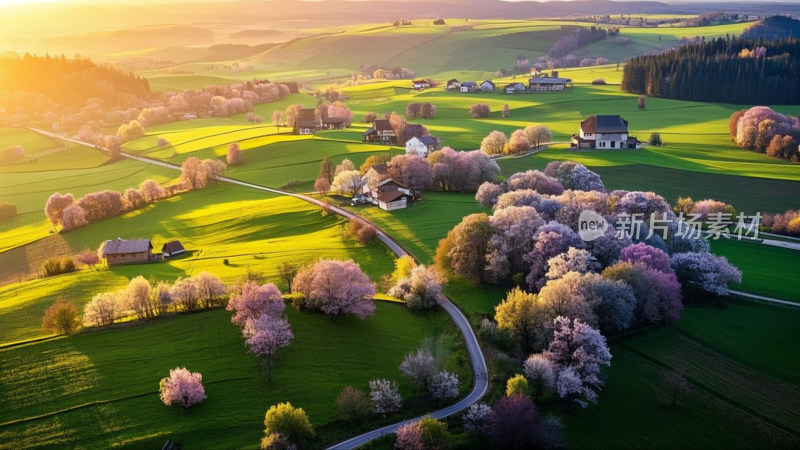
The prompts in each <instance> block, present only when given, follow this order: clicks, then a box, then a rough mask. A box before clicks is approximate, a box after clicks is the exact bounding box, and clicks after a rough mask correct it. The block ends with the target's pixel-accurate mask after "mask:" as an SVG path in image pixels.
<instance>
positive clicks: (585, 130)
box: [571, 115, 640, 149]
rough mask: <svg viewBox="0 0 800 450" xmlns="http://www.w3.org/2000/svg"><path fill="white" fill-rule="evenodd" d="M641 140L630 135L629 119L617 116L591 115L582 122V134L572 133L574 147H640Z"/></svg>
mask: <svg viewBox="0 0 800 450" xmlns="http://www.w3.org/2000/svg"><path fill="white" fill-rule="evenodd" d="M639 144H640V143H639V140H638V139H636V138H635V137H633V136H629V135H628V121H627V120H625V119H623V118H622V117H620V116H618V115H615V116H591V117H589V118H587V119H586V120H584V121H583V122H581V130H580V134H573V135H572V143H571V146H572V148H576V149H581V148H599V149H614V148H639Z"/></svg>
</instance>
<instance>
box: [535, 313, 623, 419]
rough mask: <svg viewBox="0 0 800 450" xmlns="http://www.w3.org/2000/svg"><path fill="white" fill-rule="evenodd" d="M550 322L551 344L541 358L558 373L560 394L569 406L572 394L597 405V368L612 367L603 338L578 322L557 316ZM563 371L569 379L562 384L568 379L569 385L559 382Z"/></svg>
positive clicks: (598, 382)
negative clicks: (551, 323)
mask: <svg viewBox="0 0 800 450" xmlns="http://www.w3.org/2000/svg"><path fill="white" fill-rule="evenodd" d="M553 322H554V324H555V333H554V336H553V342H551V343H550V347H549V348H548V350H547V351H546V352H544V356H545V357H546V358H547V359H549V360H550V361H551V362H552V363H553V365H554V366H555V367H556V368H557V369H556V370H557V371H558V372H559V382H558V384H559V386H558V390H559V395H561V397H566V398H567V399H568V400H569V402H570V405H571V404H572V399H573V398H574V395H575V394H580V395H582V396H583V397H584V398H586V400H587V401H589V402H591V403H597V392H596V391H595V390H596V389H597V388H599V387H600V386H602V385H603V382H602V381H601V380H600V378H599V376H598V375H599V374H600V369H601V368H602V366H608V365H611V352H610V351H609V350H608V345H606V338H605V337H603V335H602V334H600V332H599V331H597V330H596V329H594V328H592V327H590V326H589V325H587V324H585V323H583V322H582V321H581V320H580V319H569V318H566V317H562V316H559V317H556V319H555V320H554V321H553ZM565 371H566V373H567V374H568V375H569V376H567V377H565V379H564V381H565V382H566V381H567V380H569V381H570V382H569V383H562V380H561V378H562V372H565ZM573 373H574V376H573ZM575 381H577V383H575ZM562 384H564V386H562ZM576 384H577V386H578V387H577V388H576ZM562 387H563V389H562Z"/></svg>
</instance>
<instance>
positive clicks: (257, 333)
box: [242, 314, 294, 381]
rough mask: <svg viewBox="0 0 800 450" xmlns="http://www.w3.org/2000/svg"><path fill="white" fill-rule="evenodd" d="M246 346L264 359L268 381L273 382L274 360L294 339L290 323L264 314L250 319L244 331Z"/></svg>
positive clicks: (281, 318)
mask: <svg viewBox="0 0 800 450" xmlns="http://www.w3.org/2000/svg"><path fill="white" fill-rule="evenodd" d="M242 335H243V336H244V338H245V344H246V345H247V347H248V348H249V349H250V352H251V353H254V354H256V355H258V356H262V357H264V360H265V362H266V366H267V379H268V380H269V381H272V358H273V356H274V355H275V353H277V352H278V350H280V349H281V348H283V347H288V346H289V344H291V342H292V339H293V338H294V333H292V327H291V326H290V325H289V321H288V320H286V319H285V318H283V317H275V316H271V315H269V314H263V315H261V316H260V317H258V318H249V319H248V320H247V321H246V322H245V324H244V328H243V329H242Z"/></svg>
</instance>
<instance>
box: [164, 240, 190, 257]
mask: <svg viewBox="0 0 800 450" xmlns="http://www.w3.org/2000/svg"><path fill="white" fill-rule="evenodd" d="M161 253H162V254H163V255H164V258H171V257H173V256H175V255H180V254H182V253H186V249H185V248H183V244H181V242H180V241H170V242H167V243H166V244H164V245H162V246H161Z"/></svg>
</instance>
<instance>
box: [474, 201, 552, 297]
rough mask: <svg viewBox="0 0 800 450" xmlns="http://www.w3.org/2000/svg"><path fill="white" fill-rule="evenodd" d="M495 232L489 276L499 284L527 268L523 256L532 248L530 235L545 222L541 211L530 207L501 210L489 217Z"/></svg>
mask: <svg viewBox="0 0 800 450" xmlns="http://www.w3.org/2000/svg"><path fill="white" fill-rule="evenodd" d="M489 225H490V226H491V228H492V231H493V234H492V236H491V238H489V242H488V245H487V252H486V270H487V272H488V274H489V278H490V279H491V280H492V281H493V282H495V283H500V282H502V281H505V280H506V279H508V278H510V277H511V276H512V275H514V274H517V273H522V272H524V271H525V265H524V261H523V259H522V257H523V256H524V255H525V254H527V253H529V252H530V251H531V250H532V249H533V240H532V239H531V236H533V235H535V234H536V230H538V229H539V227H541V226H542V225H544V220H542V219H541V217H540V216H539V213H538V212H536V210H535V209H533V208H532V207H530V206H512V207H508V208H503V209H499V210H497V211H495V212H494V214H493V215H492V216H491V217H490V218H489Z"/></svg>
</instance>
